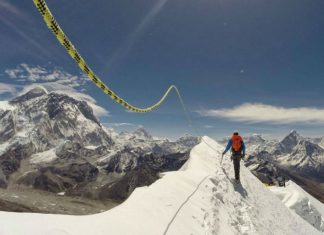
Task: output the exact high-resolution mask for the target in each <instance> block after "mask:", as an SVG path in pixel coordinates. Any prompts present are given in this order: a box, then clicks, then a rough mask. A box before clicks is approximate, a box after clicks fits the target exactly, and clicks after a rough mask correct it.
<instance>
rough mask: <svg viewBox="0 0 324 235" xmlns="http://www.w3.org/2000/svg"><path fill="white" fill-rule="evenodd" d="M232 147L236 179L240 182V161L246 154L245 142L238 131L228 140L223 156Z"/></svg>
mask: <svg viewBox="0 0 324 235" xmlns="http://www.w3.org/2000/svg"><path fill="white" fill-rule="evenodd" d="M230 148H231V149H232V155H231V160H232V161H233V164H234V171H235V180H236V182H237V183H239V182H240V161H241V159H242V158H244V156H245V144H244V142H243V139H242V137H241V136H240V135H239V133H238V131H234V133H233V136H232V138H231V139H230V140H229V141H228V144H227V146H226V149H225V150H224V152H223V154H222V157H223V156H224V155H225V154H226V153H227V151H228V150H229V149H230Z"/></svg>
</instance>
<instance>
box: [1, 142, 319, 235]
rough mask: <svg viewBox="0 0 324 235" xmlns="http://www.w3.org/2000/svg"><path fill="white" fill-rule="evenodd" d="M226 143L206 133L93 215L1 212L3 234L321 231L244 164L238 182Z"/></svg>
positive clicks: (263, 233)
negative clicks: (167, 168) (180, 160)
mask: <svg viewBox="0 0 324 235" xmlns="http://www.w3.org/2000/svg"><path fill="white" fill-rule="evenodd" d="M222 150H223V146H221V145H220V144H218V143H216V142H214V141H213V140H212V139H210V138H208V137H204V138H203V141H202V143H200V144H199V145H197V146H196V147H194V148H193V149H192V151H191V155H190V159H189V160H188V161H187V163H186V164H185V165H184V166H183V167H182V168H181V170H179V171H176V172H168V173H165V174H164V176H163V178H161V179H160V180H158V181H156V182H155V183H154V184H152V185H151V186H149V187H142V188H138V189H136V190H135V191H134V192H133V194H132V195H131V196H130V197H129V199H128V200H126V201H125V202H124V203H123V204H121V205H120V206H118V207H115V208H114V209H112V210H110V211H107V212H104V213H100V214H95V215H88V216H67V215H45V214H29V213H8V212H0V234H1V235H12V234H14V235H20V234H21V235H25V234H29V235H43V234H47V235H54V234H55V235H67V234H75V235H81V234H105V235H106V234H113V235H127V234H140V235H145V234H147V235H154V234H159V235H162V234H175V235H179V234H195V235H196V234H221V235H222V234H226V235H230V234H262V235H265V234H280V235H282V234H292V235H295V234H320V233H319V232H318V231H317V230H316V229H315V228H313V227H312V226H311V225H309V224H308V223H307V222H305V221H304V220H303V219H301V218H300V217H299V216H298V215H296V214H295V213H294V212H292V211H291V210H289V209H288V208H287V207H286V206H285V205H284V204H283V203H281V201H280V200H279V198H277V197H276V196H275V195H274V194H273V193H271V192H270V191H269V190H268V189H267V188H265V187H264V186H263V184H262V183H261V182H259V181H258V180H257V179H256V178H255V177H254V176H253V175H252V174H251V173H250V172H249V171H248V170H247V169H246V168H245V167H243V166H242V172H241V175H242V185H234V184H233V183H232V182H231V181H232V179H231V176H232V175H233V170H232V165H231V162H230V161H229V158H228V157H226V158H224V161H223V167H224V170H223V169H222V167H221V166H220V156H221V152H222Z"/></svg>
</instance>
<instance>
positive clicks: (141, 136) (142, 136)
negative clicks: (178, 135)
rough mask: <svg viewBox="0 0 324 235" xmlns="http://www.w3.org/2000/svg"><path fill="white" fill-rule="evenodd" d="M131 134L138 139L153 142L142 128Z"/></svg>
mask: <svg viewBox="0 0 324 235" xmlns="http://www.w3.org/2000/svg"><path fill="white" fill-rule="evenodd" d="M133 134H134V135H135V137H137V138H138V139H143V140H153V137H152V136H151V135H150V134H149V133H148V132H147V131H146V130H145V129H144V128H143V127H140V128H138V129H137V130H135V131H134V132H133Z"/></svg>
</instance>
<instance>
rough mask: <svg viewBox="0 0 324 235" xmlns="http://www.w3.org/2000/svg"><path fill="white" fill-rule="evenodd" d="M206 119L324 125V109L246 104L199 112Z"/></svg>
mask: <svg viewBox="0 0 324 235" xmlns="http://www.w3.org/2000/svg"><path fill="white" fill-rule="evenodd" d="M198 113H199V114H200V115H202V116H205V117H215V118H227V119H230V120H232V121H241V122H242V121H243V122H249V123H273V124H290V123H304V124H312V123H314V124H319V123H324V109H320V108H313V107H297V108H286V107H280V106H272V105H266V104H260V103H245V104H242V105H239V106H236V107H233V108H229V109H210V110H202V111H198Z"/></svg>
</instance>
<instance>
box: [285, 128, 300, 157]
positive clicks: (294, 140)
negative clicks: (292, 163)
mask: <svg viewBox="0 0 324 235" xmlns="http://www.w3.org/2000/svg"><path fill="white" fill-rule="evenodd" d="M302 139H303V138H302V137H301V136H300V135H299V134H298V133H297V131H295V130H293V131H291V132H290V134H289V135H287V136H286V137H285V138H284V139H283V140H282V141H281V142H280V145H281V146H282V148H283V151H284V152H291V151H292V150H293V148H294V147H295V146H296V145H297V144H298V143H299V141H300V140H302Z"/></svg>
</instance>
